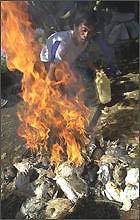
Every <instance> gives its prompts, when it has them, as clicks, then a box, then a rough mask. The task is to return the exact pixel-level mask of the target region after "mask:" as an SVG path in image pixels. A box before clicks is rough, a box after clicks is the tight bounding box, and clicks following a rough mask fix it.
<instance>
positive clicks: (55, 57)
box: [40, 30, 88, 64]
mask: <svg viewBox="0 0 140 220" xmlns="http://www.w3.org/2000/svg"><path fill="white" fill-rule="evenodd" d="M87 45H88V42H85V43H83V44H80V45H76V44H75V42H74V41H73V30H70V31H63V32H56V33H54V34H52V35H51V36H50V37H49V38H48V39H47V40H46V45H45V47H44V48H43V49H42V51H41V53H40V59H41V61H42V62H54V63H61V62H62V61H63V60H65V61H67V62H68V63H69V64H72V63H73V62H74V61H75V60H76V59H77V58H78V56H79V55H80V54H81V53H82V52H83V51H84V50H85V49H86V47H87Z"/></svg>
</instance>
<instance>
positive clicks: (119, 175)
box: [113, 164, 127, 186]
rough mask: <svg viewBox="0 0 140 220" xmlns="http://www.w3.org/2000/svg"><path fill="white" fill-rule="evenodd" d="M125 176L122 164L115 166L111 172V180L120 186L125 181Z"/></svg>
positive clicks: (125, 172) (125, 171)
mask: <svg viewBox="0 0 140 220" xmlns="http://www.w3.org/2000/svg"><path fill="white" fill-rule="evenodd" d="M126 175H127V169H126V167H124V166H123V165H122V164H116V166H115V168H114V170H113V179H114V182H115V183H116V184H117V185H119V186H121V185H122V183H124V181H125V177H126Z"/></svg>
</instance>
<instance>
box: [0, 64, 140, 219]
mask: <svg viewBox="0 0 140 220" xmlns="http://www.w3.org/2000/svg"><path fill="white" fill-rule="evenodd" d="M138 72H139V71H138V65H137V64H135V63H134V64H130V65H129V66H128V67H127V68H125V69H124V72H123V73H124V74H123V76H121V77H119V78H117V79H112V80H111V85H112V101H111V102H110V103H109V104H108V105H106V106H105V108H104V110H103V111H102V112H101V115H100V118H99V120H98V123H97V126H96V128H95V129H93V132H94V133H95V135H96V136H97V137H98V138H100V137H102V136H103V137H104V138H105V139H106V140H117V139H119V140H120V141H121V142H123V143H125V144H132V145H135V146H136V154H137V151H138V144H139V142H138V139H139V135H138V95H139V91H138V88H139V87H138V83H139V82H138V81H139V74H138ZM10 74H12V73H10ZM11 79H12V80H11ZM2 83H3V82H2ZM19 83H20V77H17V76H10V80H9V84H8V82H7V85H8V86H6V85H5V88H4V95H5V97H6V98H7V99H8V103H7V105H6V106H5V107H3V108H2V109H1V164H2V169H3V168H4V167H6V166H7V165H10V164H11V163H14V162H18V161H20V160H21V158H22V152H23V145H24V143H25V140H24V139H22V138H21V137H19V136H18V134H17V129H18V126H19V123H20V122H19V120H18V118H17V115H16V112H17V108H18V106H20V107H21V106H22V105H23V104H24V103H23V101H22V99H21V98H20V97H19V96H18V95H17V91H16V89H17V88H18V87H19ZM17 90H18V89H17ZM85 97H86V105H87V106H88V107H89V109H90V112H91V119H92V116H93V115H94V113H95V111H96V109H97V105H96V106H95V98H94V93H93V89H92V82H89V83H88V84H87V89H86V94H85ZM96 104H97V103H96ZM136 166H138V156H136V159H135V167H136ZM120 215H121V219H138V202H137V201H135V202H134V204H133V206H132V209H131V210H130V211H129V212H127V213H126V212H120Z"/></svg>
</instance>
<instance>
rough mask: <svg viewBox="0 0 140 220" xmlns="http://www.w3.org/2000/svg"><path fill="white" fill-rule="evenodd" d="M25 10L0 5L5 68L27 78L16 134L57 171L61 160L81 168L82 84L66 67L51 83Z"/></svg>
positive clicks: (85, 121)
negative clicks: (46, 157) (5, 58)
mask: <svg viewBox="0 0 140 220" xmlns="http://www.w3.org/2000/svg"><path fill="white" fill-rule="evenodd" d="M27 10H28V8H27V4H26V2H24V1H13V2H10V1H4V2H2V47H3V49H4V50H5V52H6V54H7V65H8V68H9V69H10V70H14V69H17V70H19V71H21V72H22V73H23V77H22V94H21V96H22V98H23V100H24V102H25V106H24V108H23V106H22V108H21V109H20V110H19V111H18V112H17V115H18V117H19V119H20V121H21V125H20V127H19V129H18V134H19V135H20V136H22V137H24V138H25V139H26V142H27V147H29V148H31V149H32V150H33V151H36V152H37V151H40V152H43V151H44V150H45V151H46V152H48V153H49V154H51V156H50V160H51V161H52V162H53V163H55V164H56V165H58V164H59V163H61V162H62V161H63V160H67V161H68V162H69V163H73V164H75V165H77V166H78V165H81V164H82V163H83V162H84V159H83V157H82V155H81V150H82V149H81V148H84V147H85V146H84V143H85V140H86V132H85V129H86V127H87V126H88V114H89V111H88V109H87V108H86V106H85V105H84V102H83V101H82V94H83V91H84V90H83V89H84V88H83V86H82V81H81V80H80V79H77V77H75V73H74V72H73V71H71V69H70V68H69V66H68V64H66V63H64V64H59V65H58V67H57V69H56V72H55V74H56V78H57V82H54V81H49V80H48V79H47V77H46V76H47V71H46V69H45V67H44V64H42V63H41V62H40V58H39V54H40V49H41V48H40V46H39V44H38V43H37V42H36V41H35V37H34V31H33V28H32V23H31V21H30V19H29V16H28V13H27ZM64 153H65V154H66V158H65V156H64Z"/></svg>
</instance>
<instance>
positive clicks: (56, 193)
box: [2, 139, 139, 219]
mask: <svg viewBox="0 0 140 220" xmlns="http://www.w3.org/2000/svg"><path fill="white" fill-rule="evenodd" d="M133 150H134V149H133V147H132V146H127V147H126V146H122V145H121V144H119V142H118V141H114V142H110V141H109V142H107V143H106V146H105V144H103V142H102V144H101V142H99V141H97V140H95V139H94V140H93V141H91V142H90V144H88V146H87V152H84V153H85V158H86V163H85V164H83V166H81V167H75V166H73V165H71V164H69V163H67V162H63V163H62V164H60V165H59V166H58V167H57V168H55V169H54V167H53V166H52V165H51V164H50V163H49V162H48V161H47V160H46V158H45V156H44V157H41V158H40V159H38V160H36V159H35V158H34V157H33V156H30V157H28V158H23V159H22V161H21V162H19V163H15V164H14V165H13V166H11V167H7V169H5V171H4V179H5V181H7V184H9V183H10V182H12V183H13V192H14V194H16V196H17V198H18V200H20V199H21V198H22V197H24V198H25V199H24V201H23V203H22V205H21V207H20V210H18V211H17V214H16V216H15V218H16V219H44V218H45V219H58V218H64V217H65V216H66V215H68V214H70V213H71V212H73V211H74V210H75V208H76V206H77V205H78V204H79V202H78V201H79V200H80V199H81V198H83V197H85V198H86V199H87V200H88V198H91V197H92V198H93V199H96V198H101V197H103V199H105V200H113V201H117V202H120V204H122V207H121V210H124V211H128V210H130V208H131V206H132V200H135V199H136V198H138V197H139V169H138V168H135V167H134V160H135V159H134V158H132V155H133V153H132V151H133ZM133 156H134V155H133ZM2 190H3V186H2Z"/></svg>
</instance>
